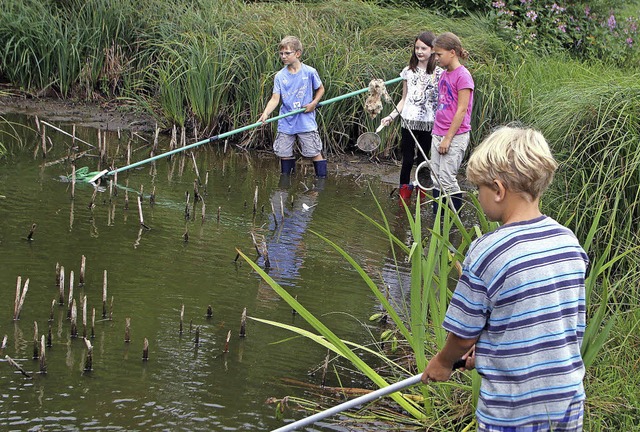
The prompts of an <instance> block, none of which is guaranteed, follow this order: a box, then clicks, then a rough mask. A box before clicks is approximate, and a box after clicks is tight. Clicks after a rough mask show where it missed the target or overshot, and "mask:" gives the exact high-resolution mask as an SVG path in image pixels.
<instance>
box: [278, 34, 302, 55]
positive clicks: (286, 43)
mask: <svg viewBox="0 0 640 432" xmlns="http://www.w3.org/2000/svg"><path fill="white" fill-rule="evenodd" d="M286 48H290V49H292V50H294V51H300V52H302V42H300V39H298V38H297V37H295V36H285V37H284V38H282V40H281V41H280V43H279V44H278V49H286Z"/></svg>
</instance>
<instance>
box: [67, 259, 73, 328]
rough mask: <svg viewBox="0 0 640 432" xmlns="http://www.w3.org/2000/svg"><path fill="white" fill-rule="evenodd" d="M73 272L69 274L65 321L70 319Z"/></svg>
mask: <svg viewBox="0 0 640 432" xmlns="http://www.w3.org/2000/svg"><path fill="white" fill-rule="evenodd" d="M73 279H74V278H73V270H71V271H70V272H69V302H68V304H69V308H68V309H67V319H71V303H73Z"/></svg>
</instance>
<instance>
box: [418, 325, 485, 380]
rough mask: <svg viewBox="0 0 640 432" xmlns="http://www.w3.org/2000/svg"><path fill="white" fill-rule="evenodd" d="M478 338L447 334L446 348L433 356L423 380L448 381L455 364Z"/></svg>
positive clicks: (425, 370)
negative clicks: (464, 337)
mask: <svg viewBox="0 0 640 432" xmlns="http://www.w3.org/2000/svg"><path fill="white" fill-rule="evenodd" d="M476 341H477V338H476V339H463V338H461V337H459V336H456V335H455V334H453V333H449V334H448V335H447V341H446V342H445V344H444V348H442V350H441V351H440V352H439V353H438V354H436V355H435V356H433V358H432V359H431V361H430V362H429V363H428V364H427V367H426V368H425V369H424V372H423V373H422V382H423V383H425V384H427V383H428V382H429V381H447V380H448V379H449V378H450V377H451V374H452V373H453V370H452V369H453V364H454V363H455V362H456V361H457V360H459V359H460V358H462V356H464V355H465V354H468V353H469V350H470V349H471V348H472V347H473V345H474V344H475V343H476Z"/></svg>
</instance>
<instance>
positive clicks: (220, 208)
mask: <svg viewBox="0 0 640 432" xmlns="http://www.w3.org/2000/svg"><path fill="white" fill-rule="evenodd" d="M221 211H222V207H221V206H218V216H217V217H216V222H217V223H220V212H221Z"/></svg>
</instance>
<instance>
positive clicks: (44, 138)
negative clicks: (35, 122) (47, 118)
mask: <svg viewBox="0 0 640 432" xmlns="http://www.w3.org/2000/svg"><path fill="white" fill-rule="evenodd" d="M46 158H47V127H46V126H45V125H44V124H43V125H42V159H46Z"/></svg>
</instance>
